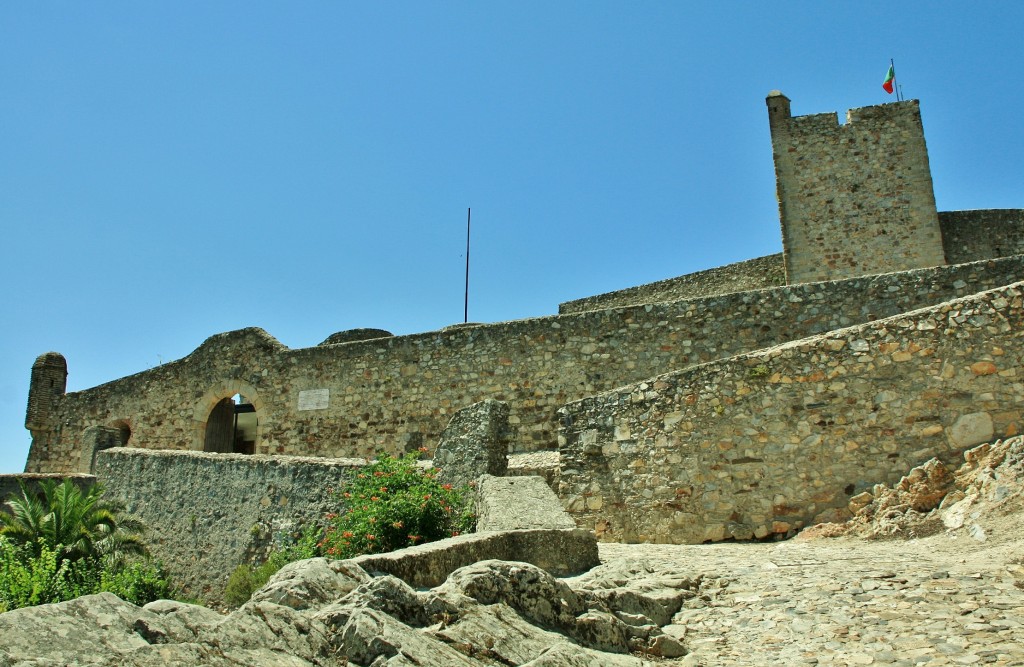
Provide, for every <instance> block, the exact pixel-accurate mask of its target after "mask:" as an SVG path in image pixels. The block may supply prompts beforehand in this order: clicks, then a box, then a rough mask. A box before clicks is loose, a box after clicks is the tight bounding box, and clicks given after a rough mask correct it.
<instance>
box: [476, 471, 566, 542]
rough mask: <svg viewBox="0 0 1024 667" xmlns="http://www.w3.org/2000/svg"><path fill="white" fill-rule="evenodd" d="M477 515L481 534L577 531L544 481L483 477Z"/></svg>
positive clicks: (479, 491) (531, 478)
mask: <svg viewBox="0 0 1024 667" xmlns="http://www.w3.org/2000/svg"><path fill="white" fill-rule="evenodd" d="M476 512H477V526H476V529H477V531H478V532H485V531H492V530H521V529H527V528H559V529H573V528H575V527H576V523H575V522H574V521H573V520H572V519H571V518H570V517H569V515H568V514H566V512H565V510H564V509H562V503H561V502H560V501H559V500H558V496H556V495H555V492H554V491H552V490H551V487H549V486H548V484H547V482H546V481H544V478H543V477H532V476H531V477H492V476H491V475H484V476H483V477H481V478H480V480H479V487H478V489H477V502H476Z"/></svg>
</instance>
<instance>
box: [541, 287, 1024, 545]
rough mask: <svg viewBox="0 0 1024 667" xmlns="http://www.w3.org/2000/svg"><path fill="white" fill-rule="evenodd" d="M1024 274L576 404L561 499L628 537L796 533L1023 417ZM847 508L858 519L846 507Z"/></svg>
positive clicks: (567, 417) (583, 518) (695, 538)
mask: <svg viewBox="0 0 1024 667" xmlns="http://www.w3.org/2000/svg"><path fill="white" fill-rule="evenodd" d="M1022 287H1024V283H1017V284H1014V285H1011V286H1008V287H1002V288H999V289H995V290H992V291H988V292H984V293H981V294H978V295H975V296H971V297H967V298H964V299H959V300H955V301H950V302H948V303H944V304H941V305H938V306H935V307H931V308H927V309H922V310H918V311H914V312H911V313H907V314H905V315H902V316H898V317H894V318H891V319H885V320H879V321H876V322H872V323H869V324H863V325H858V326H855V327H851V328H847V329H842V330H839V331H835V332H833V333H829V334H826V335H824V336H819V337H813V338H809V339H805V340H801V341H795V342H792V343H787V344H785V345H781V346H778V347H775V348H772V349H768V350H763V351H759V352H756V353H754V354H750V355H743V356H738V357H735V358H732V359H725V360H720V361H716V362H714V363H710V364H705V365H702V366H699V367H696V368H692V369H689V370H685V371H681V372H677V373H670V374H667V375H662V376H659V377H655V378H652V379H650V380H646V381H644V382H642V383H638V384H633V385H630V386H626V387H623V388H621V389H618V390H615V391H613V392H609V393H606V394H602V395H600V396H595V397H592V398H588V399H585V400H583V401H580V402H577V403H573V404H570V405H567V406H566V407H565V408H564V409H563V410H562V412H561V417H562V423H563V427H562V429H561V430H560V433H559V449H560V454H561V482H560V492H559V495H560V496H561V497H562V498H563V502H565V503H566V505H567V509H568V510H569V511H570V513H571V514H572V515H573V516H574V518H575V519H576V521H577V524H578V525H579V526H580V527H582V528H593V529H595V530H596V531H597V532H598V533H599V534H600V535H601V536H602V539H605V540H611V541H619V542H634V541H641V542H674V543H687V542H690V543H699V542H704V541H709V540H710V541H716V540H722V539H730V538H735V539H750V538H760V537H766V536H770V535H772V534H787V533H789V532H790V531H792V530H793V529H795V528H798V527H800V526H802V525H804V524H806V523H808V522H810V521H812V520H813V519H814V518H815V517H816V516H817V517H818V518H819V519H824V520H830V519H835V518H843V516H844V510H843V508H844V507H845V506H846V505H847V504H848V499H849V498H850V497H851V496H853V495H854V494H857V493H859V492H862V491H864V490H865V489H867V488H869V487H871V486H872V485H874V484H876V483H881V482H890V483H891V482H895V481H897V480H898V479H899V476H900V475H901V474H903V473H905V472H906V471H907V470H909V469H910V468H911V467H913V466H916V465H919V464H921V463H923V462H924V461H926V460H927V459H929V458H931V457H939V458H940V459H943V460H945V461H947V462H951V461H952V460H953V459H954V458H956V456H957V455H958V454H959V453H960V452H962V451H963V450H964V449H966V448H968V447H971V446H973V445H976V444H979V443H982V442H988V441H990V440H991V439H993V438H994V437H1005V436H1010V435H1014V434H1017V433H1018V432H1020V430H1021V427H1022V426H1024V421H1022V420H1024V375H1022V371H1021V368H1022V362H1024V299H1022ZM845 516H849V514H848V513H847V514H845Z"/></svg>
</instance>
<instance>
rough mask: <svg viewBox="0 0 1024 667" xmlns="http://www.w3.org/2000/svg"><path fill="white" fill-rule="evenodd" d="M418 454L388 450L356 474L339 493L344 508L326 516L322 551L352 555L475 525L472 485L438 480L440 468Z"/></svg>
mask: <svg viewBox="0 0 1024 667" xmlns="http://www.w3.org/2000/svg"><path fill="white" fill-rule="evenodd" d="M416 459H417V454H416V453H411V454H406V455H405V456H403V457H401V458H394V457H391V456H386V455H385V456H382V457H381V458H380V460H378V461H376V462H374V463H372V464H371V465H369V466H367V467H365V468H363V469H361V470H359V471H358V472H357V473H355V474H353V475H352V476H351V477H350V478H349V480H348V483H347V484H345V486H344V488H342V489H340V490H338V491H337V492H336V493H335V494H334V496H335V497H336V498H337V499H338V502H339V505H340V506H341V509H339V511H338V512H337V513H335V514H333V515H328V516H327V517H326V518H327V521H328V523H327V528H326V530H325V532H324V538H323V540H322V541H321V542H320V544H319V550H320V552H321V553H323V554H324V555H325V556H329V557H334V558H350V557H352V556H357V555H359V554H366V553H384V552H387V551H394V550H395V549H401V548H403V547H408V546H413V545H416V544H421V543H423V542H432V541H434V540H439V539H442V538H445V537H452V536H454V535H459V534H460V533H465V532H469V531H472V530H473V527H474V525H475V523H476V517H475V516H474V515H473V513H472V510H471V507H470V505H471V503H470V501H469V499H470V494H469V489H468V487H464V488H457V487H453V486H452V485H451V484H440V483H438V481H437V480H436V479H435V476H436V471H435V470H433V469H429V470H421V469H419V468H418V467H417V466H416Z"/></svg>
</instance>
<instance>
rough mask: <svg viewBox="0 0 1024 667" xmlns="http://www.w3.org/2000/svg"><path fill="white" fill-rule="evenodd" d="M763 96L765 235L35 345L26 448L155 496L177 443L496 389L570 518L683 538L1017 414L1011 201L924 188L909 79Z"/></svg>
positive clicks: (1023, 237)
mask: <svg viewBox="0 0 1024 667" xmlns="http://www.w3.org/2000/svg"><path fill="white" fill-rule="evenodd" d="M767 108H768V118H769V127H770V131H771V142H772V149H773V153H774V159H775V171H776V179H777V193H778V201H779V217H780V222H781V230H782V239H783V252H782V254H781V255H770V256H767V257H761V258H757V259H753V260H750V261H747V262H740V263H738V264H733V265H729V266H725V267H720V268H716V269H710V270H708V271H702V272H699V273H696V274H690V275H687V276H682V277H679V278H674V279H670V280H666V281H661V282H658V283H652V284H650V285H643V286H639V287H634V288H630V289H626V290H622V291H619V292H613V293H609V294H603V295H598V296H593V297H589V298H585V299H580V300H578V301H572V302H569V303H564V304H561V305H560V307H559V313H558V314H557V315H552V316H546V317H538V318H533V319H525V320H517V321H511V322H500V323H495V324H486V325H467V326H455V327H449V328H446V329H442V330H440V331H432V332H426V333H420V334H414V335H408V336H392V335H391V334H389V333H388V332H386V331H382V330H378V329H358V330H352V331H345V332H339V333H336V334H333V335H331V336H330V337H328V338H327V339H325V340H324V342H323V343H321V344H320V345H318V346H315V347H311V348H305V349H289V348H287V347H285V346H284V345H282V344H281V343H280V342H278V341H277V340H275V339H274V338H273V337H272V336H270V335H269V334H268V333H266V332H264V331H263V330H261V329H256V328H250V329H243V330H239V331H233V332H228V333H222V334H218V335H215V336H212V337H211V338H209V339H207V340H206V341H205V342H203V343H202V345H200V346H199V347H198V348H197V349H196V350H195V351H194V352H192V353H191V354H190V355H188V356H187V357H184V358H183V359H179V360H177V361H174V362H171V363H167V364H164V365H161V366H159V367H157V368H153V369H150V370H147V371H143V372H141V373H138V374H136V375H132V376H129V377H125V378H121V379H119V380H115V381H113V382H109V383H107V384H104V385H101V386H98V387H94V388H92V389H88V390H84V391H80V392H74V393H70V394H69V393H66V392H65V387H66V378H67V372H68V371H67V365H66V362H65V359H64V358H63V357H62V356H61V355H60V354H58V353H55V352H49V353H46V354H43V355H41V356H40V357H39V358H38V359H37V360H36V362H35V364H34V365H33V367H32V377H31V385H30V391H29V399H28V409H27V413H26V421H25V425H26V428H28V429H29V430H30V431H31V432H32V447H31V451H30V454H29V458H28V462H27V465H26V471H28V472H52V473H65V474H66V473H76V472H80V473H93V472H95V473H96V474H99V475H100V476H101V477H104V475H106V476H117V475H118V474H120V475H123V476H125V477H126V479H127V478H129V477H130V478H131V479H130V481H126V482H125V484H124V486H125V487H128V486H131V487H136V488H146V489H148V491H147V493H150V494H160V493H162V492H161V491H159V489H168V488H170V487H171V486H173V485H174V484H175V483H176V482H175V480H174V479H161V480H157V479H156V478H155V477H154V476H156V475H159V476H161V477H163V478H167V477H168V476H170V477H171V478H173V476H174V474H175V473H174V471H175V470H184V469H185V468H186V467H188V466H189V465H193V464H194V461H193V463H189V462H188V461H190V459H188V458H187V457H185V456H184V455H183V454H182V453H184V452H207V453H211V455H216V456H219V457H221V458H220V459H214V458H211V456H210V455H207V456H204V457H199V458H197V459H195V461H198V460H200V459H201V460H202V461H204V462H205V463H202V465H221V467H220V468H219V469H220V470H221V471H222V472H223V470H225V469H226V467H231V466H234V467H235V468H237V469H239V470H241V469H243V468H245V467H246V466H247V465H250V464H248V463H246V459H251V460H252V461H256V460H260V461H264V463H261V464H260V465H265V461H266V459H265V457H267V456H270V457H281V458H282V460H283V458H284V457H291V456H303V457H323V458H327V459H339V458H352V457H356V458H359V457H361V458H369V457H372V456H374V455H376V454H379V453H382V452H389V453H401V452H405V451H412V450H414V449H417V448H420V447H423V446H426V447H428V448H432V447H433V446H434V445H435V444H436V443H437V441H438V439H439V438H440V437H441V435H442V432H443V431H444V429H445V427H446V425H447V424H448V422H449V421H450V420H451V418H452V416H453V415H454V414H456V413H457V412H459V411H460V410H463V409H465V408H467V407H469V406H471V405H473V404H476V403H479V402H480V401H483V400H485V399H495V400H498V401H503V402H505V403H507V404H508V406H509V415H508V424H507V427H508V432H509V433H510V436H509V444H508V446H509V453H510V454H512V455H513V456H515V455H527V454H531V453H539V452H549V453H555V452H557V456H556V457H553V458H552V459H551V460H552V461H554V462H553V463H551V464H550V466H549V467H551V468H552V469H551V470H548V471H547V472H548V473H549V479H550V480H551V483H552V484H553V486H554V487H555V488H556V490H557V492H558V495H559V497H560V498H561V499H562V501H563V504H564V505H565V507H566V508H567V509H568V510H569V511H570V513H571V514H572V515H573V517H574V518H575V519H576V521H577V524H578V525H579V526H581V527H584V528H589V529H594V530H596V531H597V532H598V533H599V535H600V536H602V538H603V539H612V540H623V541H659V542H700V541H709V540H710V541H714V540H721V539H730V538H735V539H750V538H764V537H768V536H772V535H785V534H791V533H792V531H793V530H795V529H798V528H799V527H801V526H802V525H805V524H806V523H808V522H812V521H817V520H824V519H828V518H841V516H842V515H843V513H844V512H845V511H846V510H845V507H846V504H847V500H848V498H849V497H851V496H852V495H854V494H856V493H859V492H860V491H862V490H863V489H865V488H869V487H870V486H871V485H873V484H875V483H879V482H887V481H894V479H898V477H899V475H900V474H901V473H903V472H905V471H906V470H908V469H909V468H911V467H912V466H914V465H918V464H920V463H921V462H923V461H924V460H927V459H928V458H930V457H932V456H938V457H940V458H945V459H952V458H954V457H956V456H957V455H959V453H960V452H961V451H963V450H964V449H965V448H967V447H970V446H972V445H975V444H978V443H980V442H983V441H987V440H988V439H992V438H994V437H1002V436H1006V435H1012V434H1015V433H1017V432H1018V431H1019V430H1020V429H1021V426H1022V425H1024V383H1022V381H1021V376H1019V375H1018V370H1017V369H1018V368H1020V366H1021V360H1022V357H1024V339H1022V336H1024V334H1021V333H1020V332H1024V326H1022V325H1024V305H1022V297H1021V289H1020V286H1019V285H1015V283H1017V282H1018V281H1020V280H1022V279H1024V210H1017V209H1014V210H981V211H956V212H938V211H937V210H936V205H935V197H934V194H933V189H932V181H931V174H930V169H929V164H928V153H927V148H926V145H925V138H924V131H923V126H922V122H921V115H920V109H919V104H918V102H917V101H916V100H909V101H903V102H896V103H891V104H884V105H879V106H871V107H865V108H861V109H853V110H850V111H849V112H848V115H847V121H846V123H844V124H840V123H839V121H838V118H837V115H836V114H834V113H830V114H817V115H810V116H798V117H793V116H792V115H791V113H790V102H789V99H788V98H786V97H785V96H784V95H782V94H781V93H780V92H778V91H773V92H772V93H771V94H769V95H768V97H767ZM121 448H133V449H121ZM140 449H141V450H145V451H139V450H140ZM106 450H109V451H106ZM118 452H121V454H118ZM129 453H130V456H129ZM172 454H173V456H172ZM251 455H255V456H251ZM147 456H148V457H149V458H148V459H147V458H146V457H147ZM119 457H120V458H119ZM161 457H163V458H161ZM168 457H169V458H168ZM261 457H262V458H261ZM165 460H166V461H171V463H172V464H173V465H172V464H167V465H164V464H162V463H159V464H158V463H156V462H157V461H165ZM146 461H150V463H146ZM211 461H213V462H212V463H211ZM216 461H222V462H223V464H218V463H216ZM104 462H105V463H104ZM119 462H120V463H119ZM129 462H130V463H129ZM195 465H199V464H195ZM251 465H256V464H255V463H253V464H251ZM310 465H312V464H310ZM250 468H251V466H250ZM250 468H245V469H246V470H248V469H250ZM157 471H159V472H157ZM182 474H183V473H182ZM224 474H226V473H224ZM246 474H248V473H246ZM161 484H162V485H163V486H161ZM168 493H169V491H168ZM261 493H262V492H261ZM271 495H273V494H270V495H268V496H266V497H268V498H269V497H270V496H271ZM286 500H287V499H286ZM267 504H268V505H272V504H273V503H272V502H271V501H267ZM195 524H196V522H195V520H193V521H192V527H193V529H194V528H195Z"/></svg>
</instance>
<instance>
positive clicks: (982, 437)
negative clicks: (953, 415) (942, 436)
mask: <svg viewBox="0 0 1024 667" xmlns="http://www.w3.org/2000/svg"><path fill="white" fill-rule="evenodd" d="M946 434H947V435H948V436H949V441H950V443H951V444H952V445H953V446H954V447H957V448H960V449H963V448H966V447H973V446H975V445H980V444H981V443H983V442H988V441H989V440H991V439H992V437H993V436H994V435H995V430H994V428H993V424H992V415H990V414H988V413H987V412H972V413H970V414H966V415H963V416H961V417H960V418H959V419H957V420H956V421H955V422H954V423H953V424H952V425H951V426H950V427H949V428H948V429H946Z"/></svg>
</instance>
